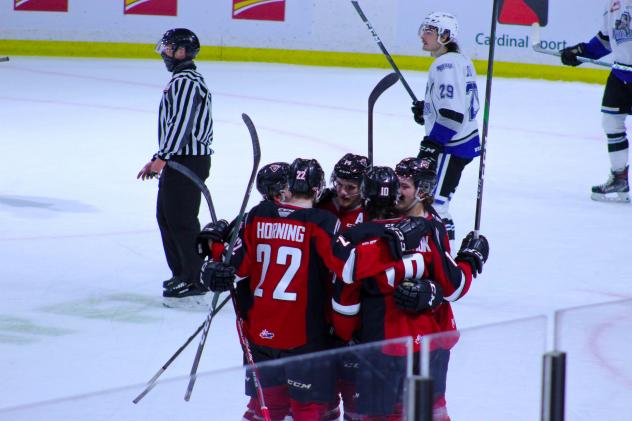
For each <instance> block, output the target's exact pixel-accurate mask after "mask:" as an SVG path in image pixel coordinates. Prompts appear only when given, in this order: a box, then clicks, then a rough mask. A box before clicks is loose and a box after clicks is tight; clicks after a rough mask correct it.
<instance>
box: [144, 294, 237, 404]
mask: <svg viewBox="0 0 632 421" xmlns="http://www.w3.org/2000/svg"><path fill="white" fill-rule="evenodd" d="M230 298H231V297H230V295H228V296H226V297H225V298H224V300H223V301H222V302H221V303H220V304H219V305H218V306H217V308H216V309H215V310H214V311H213V316H215V315H216V314H217V313H219V311H220V310H221V309H222V307H224V306H225V305H226V303H227V302H228V300H230ZM203 328H204V323H202V324H201V325H200V326H198V328H197V329H196V330H195V332H193V334H192V335H191V336H190V337H189V339H187V341H186V342H185V343H184V344H182V346H181V347H180V348H178V350H177V351H176V352H175V354H173V355H172V356H171V358H169V359H168V360H167V362H166V363H164V364H163V366H162V367H161V368H160V370H158V371H157V372H156V374H154V377H152V378H151V379H149V381H148V382H147V386H146V387H145V389H144V390H143V391H142V392H141V393H140V394H139V395H138V396H136V398H134V400H133V401H132V402H134V403H138V402H140V400H141V399H143V398H144V397H145V395H147V394H148V393H149V392H150V391H151V390H152V389H153V388H154V386H156V382H157V381H158V377H160V376H161V375H162V373H164V372H165V371H166V370H167V368H169V366H170V365H171V363H173V362H174V361H175V360H176V358H178V356H179V355H180V354H181V353H182V351H184V350H185V348H186V347H187V346H189V344H190V343H191V342H192V341H193V339H195V337H196V336H197V335H198V333H200V332H201V331H202V329H203Z"/></svg>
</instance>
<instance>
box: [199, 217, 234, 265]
mask: <svg viewBox="0 0 632 421" xmlns="http://www.w3.org/2000/svg"><path fill="white" fill-rule="evenodd" d="M228 227H229V226H228V221H226V220H225V219H220V220H219V221H217V222H210V223H208V224H206V226H205V227H204V228H203V229H202V231H200V233H199V234H198V236H197V238H196V239H195V251H197V254H198V255H199V256H200V257H201V258H205V257H207V256H210V254H211V251H210V250H209V247H208V242H209V240H211V241H217V242H224V241H225V240H226V237H228V231H229V228H228Z"/></svg>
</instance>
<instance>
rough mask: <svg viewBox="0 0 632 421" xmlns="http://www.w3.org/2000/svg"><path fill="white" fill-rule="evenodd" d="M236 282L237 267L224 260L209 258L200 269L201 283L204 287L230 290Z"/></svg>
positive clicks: (219, 290)
mask: <svg viewBox="0 0 632 421" xmlns="http://www.w3.org/2000/svg"><path fill="white" fill-rule="evenodd" d="M233 282H235V268H234V267H232V266H230V265H227V264H225V263H223V262H216V261H214V260H207V261H206V262H204V264H203V265H202V270H201V271H200V284H201V286H202V288H203V289H205V290H210V291H213V292H223V291H228V290H229V289H230V287H231V285H232V284H233Z"/></svg>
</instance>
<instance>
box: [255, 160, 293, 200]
mask: <svg viewBox="0 0 632 421" xmlns="http://www.w3.org/2000/svg"><path fill="white" fill-rule="evenodd" d="M289 173H290V164H288V163H287V162H273V163H272V164H268V165H264V166H263V167H261V169H260V170H259V172H258V173H257V190H258V191H259V193H261V195H262V196H263V197H264V198H265V199H267V200H273V199H274V197H275V196H277V195H278V194H280V193H281V190H284V189H286V188H287V185H288V182H287V181H288V180H287V179H288V174H289Z"/></svg>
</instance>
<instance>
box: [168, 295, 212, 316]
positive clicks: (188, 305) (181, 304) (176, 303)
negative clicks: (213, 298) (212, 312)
mask: <svg viewBox="0 0 632 421" xmlns="http://www.w3.org/2000/svg"><path fill="white" fill-rule="evenodd" d="M207 295H209V294H203V295H191V296H190V297H182V298H175V297H162V305H163V306H165V307H167V308H174V309H178V310H187V311H205V312H206V311H208V310H209V308H210V304H211V302H210V299H209V298H208V297H207Z"/></svg>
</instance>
